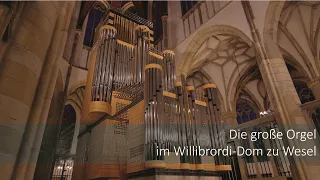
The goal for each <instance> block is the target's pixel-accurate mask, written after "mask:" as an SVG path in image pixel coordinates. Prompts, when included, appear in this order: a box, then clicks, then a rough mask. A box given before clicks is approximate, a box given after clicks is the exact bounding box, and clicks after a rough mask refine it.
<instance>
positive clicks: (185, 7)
mask: <svg viewBox="0 0 320 180" xmlns="http://www.w3.org/2000/svg"><path fill="white" fill-rule="evenodd" d="M180 3H181V11H182V16H183V15H185V14H186V13H187V12H188V11H189V10H190V9H192V8H193V6H195V5H196V4H197V3H198V1H180Z"/></svg>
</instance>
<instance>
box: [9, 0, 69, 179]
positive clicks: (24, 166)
mask: <svg viewBox="0 0 320 180" xmlns="http://www.w3.org/2000/svg"><path fill="white" fill-rule="evenodd" d="M68 5H69V6H68ZM57 7H58V12H59V13H58V14H59V18H58V20H57V23H56V24H55V25H54V26H55V28H54V33H53V38H52V42H51V45H50V48H49V51H48V54H47V56H46V57H47V58H46V61H45V65H44V70H43V71H42V74H41V76H40V80H39V84H38V87H37V94H36V97H35V99H34V102H33V105H32V108H31V111H30V115H29V119H28V124H27V128H26V130H25V134H24V137H23V142H22V145H21V147H20V151H19V156H18V159H17V163H18V166H17V168H16V169H15V171H14V172H15V173H14V176H13V177H14V179H33V174H34V171H35V167H36V163H37V159H38V155H39V150H40V145H41V142H42V136H43V132H44V129H45V126H46V121H47V116H48V112H49V108H50V104H51V98H52V95H53V89H54V85H55V81H56V78H57V73H56V74H55V76H54V77H53V78H54V79H53V80H52V75H53V74H54V72H53V69H54V68H52V67H53V66H54V65H55V64H56V60H57V59H60V57H61V56H60V55H61V54H62V53H61V52H62V51H63V47H64V45H65V40H66V36H67V29H68V28H67V27H68V26H69V20H68V17H70V12H72V8H73V4H69V3H67V2H63V3H62V2H60V3H59V4H58V6H57ZM50 84H52V85H50ZM49 87H53V88H51V89H50V88H49Z"/></svg>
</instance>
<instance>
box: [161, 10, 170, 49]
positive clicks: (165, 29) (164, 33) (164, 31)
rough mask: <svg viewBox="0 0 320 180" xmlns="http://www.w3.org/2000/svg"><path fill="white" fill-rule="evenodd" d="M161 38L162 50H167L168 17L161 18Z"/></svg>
mask: <svg viewBox="0 0 320 180" xmlns="http://www.w3.org/2000/svg"><path fill="white" fill-rule="evenodd" d="M161 20H162V37H163V45H162V47H163V49H169V41H168V16H162V17H161Z"/></svg>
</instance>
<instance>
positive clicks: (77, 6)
mask: <svg viewBox="0 0 320 180" xmlns="http://www.w3.org/2000/svg"><path fill="white" fill-rule="evenodd" d="M80 5H81V2H80V1H76V2H75V7H74V10H73V13H72V17H71V21H70V26H69V30H68V37H67V41H66V45H65V48H64V52H63V57H64V59H66V60H67V61H68V62H70V58H71V56H72V55H71V52H72V48H73V46H74V45H73V44H74V36H75V34H76V33H77V32H76V28H77V27H76V26H77V22H78V18H79V11H80ZM81 43H82V42H81Z"/></svg>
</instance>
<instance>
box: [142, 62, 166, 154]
mask: <svg viewBox="0 0 320 180" xmlns="http://www.w3.org/2000/svg"><path fill="white" fill-rule="evenodd" d="M162 71H163V69H162V66H160V65H159V64H154V63H153V64H148V65H146V66H145V68H144V72H145V77H146V78H147V79H146V81H145V97H144V99H145V128H146V137H145V149H146V151H145V153H146V155H145V158H146V160H163V159H164V157H163V156H161V155H157V154H156V150H157V149H160V148H164V137H163V136H164V133H163V124H164V123H163V120H164V118H163V109H164V108H163V90H162V85H161V84H162Z"/></svg>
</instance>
